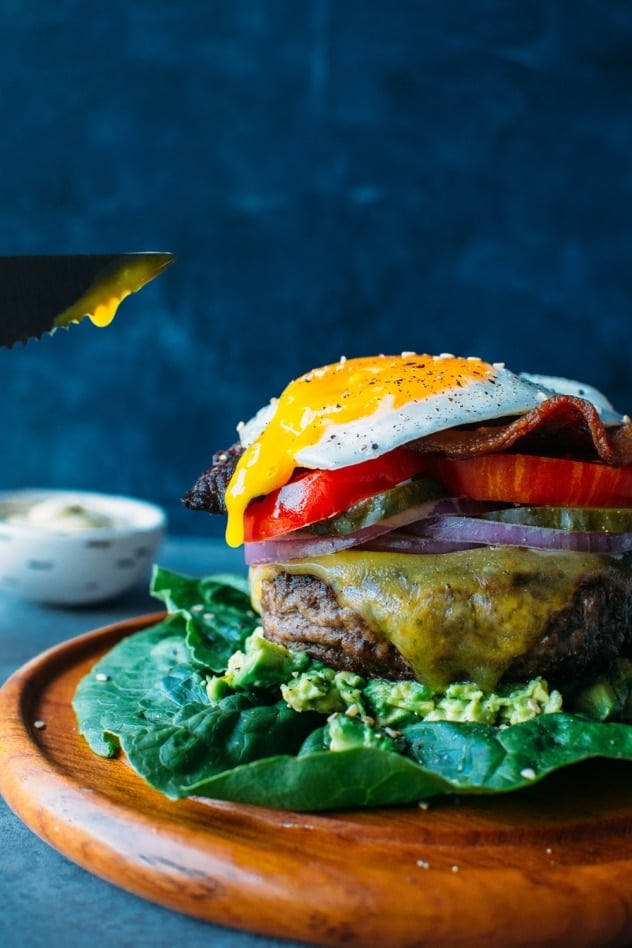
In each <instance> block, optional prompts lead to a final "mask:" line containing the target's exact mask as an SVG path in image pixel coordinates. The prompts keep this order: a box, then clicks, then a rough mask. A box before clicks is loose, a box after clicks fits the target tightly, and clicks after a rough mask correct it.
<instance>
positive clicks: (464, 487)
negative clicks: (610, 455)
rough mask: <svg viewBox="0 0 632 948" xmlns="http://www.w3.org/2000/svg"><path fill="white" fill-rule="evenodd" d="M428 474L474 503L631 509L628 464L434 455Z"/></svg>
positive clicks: (630, 466) (631, 469) (523, 456)
mask: <svg viewBox="0 0 632 948" xmlns="http://www.w3.org/2000/svg"><path fill="white" fill-rule="evenodd" d="M428 473H429V474H431V475H433V476H434V477H436V478H437V479H438V480H440V481H441V483H442V484H443V485H444V487H445V488H446V490H447V491H448V493H450V494H455V495H460V496H463V497H471V498H472V499H473V500H506V501H511V502H513V503H518V504H547V505H550V506H564V507H616V506H623V507H630V506H632V464H628V465H626V466H624V467H609V466H608V465H606V464H600V463H598V462H592V461H573V460H570V459H567V458H548V457H539V456H532V455H528V454H483V455H480V456H479V457H474V458H464V459H463V460H452V459H449V458H444V457H437V456H436V455H435V456H433V458H432V462H431V464H430V466H429V470H428Z"/></svg>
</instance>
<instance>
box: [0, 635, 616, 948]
mask: <svg viewBox="0 0 632 948" xmlns="http://www.w3.org/2000/svg"><path fill="white" fill-rule="evenodd" d="M158 618H160V617H159V616H145V617H142V618H139V619H134V620H130V621H129V622H125V623H122V624H118V625H114V626H109V627H106V628H103V629H99V630H96V631H95V632H92V633H90V634H88V635H85V636H82V637H80V638H78V639H74V640H71V641H68V642H66V643H64V644H62V645H60V646H58V647H57V648H54V649H52V650H50V651H48V652H45V653H44V654H43V655H41V656H40V657H39V658H37V659H34V660H33V661H31V662H30V663H29V664H27V665H25V666H24V668H22V669H21V670H20V671H18V672H16V674H15V675H14V676H13V677H12V678H11V679H9V681H8V682H7V683H6V685H5V686H4V687H3V689H2V690H1V691H0V722H1V726H0V791H1V792H2V794H3V796H4V797H5V798H6V800H7V802H8V804H9V806H11V807H12V809H13V810H14V811H15V812H16V813H17V815H18V816H19V817H20V818H21V819H22V820H23V821H24V822H25V823H26V824H27V825H28V826H29V827H30V828H31V829H32V830H33V831H34V832H35V833H37V834H38V835H39V836H41V837H42V839H44V840H45V841H46V842H47V843H49V844H50V845H52V846H54V847H55V848H56V849H58V850H59V851H60V852H62V853H63V854H64V855H66V856H67V857H68V858H70V859H72V860H74V861H75V862H77V863H79V865H81V866H83V867H84V868H86V869H88V870H90V871H91V872H93V873H95V874H96V875H99V876H101V877H103V878H104V879H107V880H109V881H110V882H111V883H113V884H115V885H117V886H120V887H122V888H125V889H128V890H130V891H132V892H134V893H136V894H137V895H140V896H143V897H145V898H147V899H150V900H153V901H155V902H158V903H160V904H162V905H165V906H169V907H170V908H173V909H176V910H178V911H181V912H185V913H188V914H190V915H193V916H196V917H198V918H201V919H205V920H208V921H212V922H216V923H220V924H223V925H228V926H232V927H235V928H241V929H248V930H250V931H254V932H259V933H265V934H268V935H276V936H279V937H286V938H292V939H296V940H302V941H306V942H309V943H314V944H319V945H332V946H338V945H349V946H362V948H366V946H372V945H383V946H398V948H404V946H413V945H414V946H416V948H419V946H445V948H448V946H449V948H457V946H461V948H466V946H467V948H479V946H481V945H485V946H486V948H490V946H492V948H493V946H499V948H500V946H502V948H510V946H517V945H521V946H525V945H548V946H552V945H564V946H565V945H572V946H574V948H580V946H607V945H612V946H615V945H622V946H624V945H629V944H630V943H631V942H632V768H631V767H630V766H629V765H625V764H612V763H604V762H594V763H592V764H590V765H582V766H578V767H575V768H570V769H569V770H567V771H566V772H564V773H561V774H559V775H557V776H556V777H555V778H552V779H549V780H548V781H545V782H544V783H542V784H539V785H537V786H535V787H533V788H531V789H530V790H528V791H525V792H523V793H519V794H509V795H507V796H501V797H493V798H485V797H477V798H467V799H465V798H461V799H451V798H450V799H443V800H438V801H433V802H432V803H431V804H430V805H429V806H428V808H426V809H424V808H421V807H403V808H393V809H385V810H373V811H353V812H336V813H328V814H319V815H312V814H297V813H291V812H288V811H279V810H270V809H264V808H259V807H251V806H242V805H233V804H230V803H221V802H214V801H203V800H198V799H190V800H181V801H176V802H174V801H170V800H168V799H166V798H165V797H163V796H162V795H161V794H159V793H157V792H156V791H154V790H152V789H151V788H150V787H148V786H147V785H146V784H145V783H144V782H143V781H142V780H141V779H140V778H139V777H137V776H136V774H135V773H133V772H132V770H131V769H130V768H129V767H128V766H127V764H126V763H125V762H124V760H119V759H116V760H103V759H101V758H98V757H95V756H94V755H93V754H92V753H91V752H90V750H89V749H88V747H87V745H86V744H85V743H84V741H83V739H82V738H81V737H79V735H78V734H77V730H76V725H75V720H74V716H73V712H72V708H71V700H72V696H73V694H74V690H75V687H76V685H77V683H78V681H79V679H80V678H81V677H82V676H83V675H84V674H86V673H87V671H88V670H89V668H90V667H91V666H92V665H93V664H94V662H95V661H96V660H97V659H98V658H100V657H101V655H102V654H103V653H104V652H105V651H106V650H107V649H109V648H111V647H112V646H113V645H114V644H115V643H116V642H117V641H119V640H120V639H121V638H122V637H123V636H125V635H129V634H130V633H132V632H135V631H137V630H138V629H140V628H143V627H146V626H147V625H149V624H150V623H151V622H154V621H156V620H157V619H158Z"/></svg>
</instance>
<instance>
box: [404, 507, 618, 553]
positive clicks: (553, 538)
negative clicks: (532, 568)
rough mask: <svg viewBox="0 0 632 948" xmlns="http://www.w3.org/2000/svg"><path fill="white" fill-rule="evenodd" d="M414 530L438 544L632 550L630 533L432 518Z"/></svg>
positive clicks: (462, 518)
mask: <svg viewBox="0 0 632 948" xmlns="http://www.w3.org/2000/svg"><path fill="white" fill-rule="evenodd" d="M416 529H417V530H418V532H419V533H420V534H421V535H422V536H424V537H427V538H428V539H431V540H435V541H439V542H453V543H476V544H483V545H485V546H499V545H507V546H526V547H530V548H531V549H536V550H569V551H573V552H576V553H609V554H620V553H627V552H629V551H630V550H632V533H606V532H602V531H598V530H591V531H579V530H559V529H557V528H554V527H534V526H526V525H524V524H519V523H503V522H501V521H496V520H481V519H478V518H476V517H460V516H450V515H448V516H445V517H433V518H431V519H428V520H426V521H425V522H424V523H423V524H418V525H417V527H416Z"/></svg>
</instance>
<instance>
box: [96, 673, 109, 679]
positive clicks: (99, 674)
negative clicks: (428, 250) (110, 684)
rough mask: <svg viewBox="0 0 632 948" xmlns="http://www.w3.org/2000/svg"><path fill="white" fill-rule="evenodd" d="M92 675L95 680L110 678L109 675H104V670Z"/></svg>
mask: <svg viewBox="0 0 632 948" xmlns="http://www.w3.org/2000/svg"><path fill="white" fill-rule="evenodd" d="M94 677H95V678H96V680H97V681H109V680H110V676H109V675H106V674H105V672H97V673H96V675H95V676H94Z"/></svg>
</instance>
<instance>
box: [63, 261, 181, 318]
mask: <svg viewBox="0 0 632 948" xmlns="http://www.w3.org/2000/svg"><path fill="white" fill-rule="evenodd" d="M121 260H122V262H121V263H119V264H118V265H117V266H116V267H115V268H114V269H112V270H110V271H105V272H104V273H103V274H101V275H100V277H99V278H98V279H97V280H96V281H95V283H94V284H93V285H92V286H91V287H89V289H88V290H87V291H86V292H85V293H84V294H83V296H81V297H80V299H78V300H77V302H76V303H73V304H72V306H69V307H68V309H66V310H65V311H64V312H63V313H61V314H60V315H59V316H57V318H56V319H55V327H62V326H69V325H70V323H78V322H81V320H82V319H83V318H84V317H85V316H87V317H88V319H89V320H90V322H92V323H93V324H94V325H95V326H99V327H100V328H103V327H105V326H109V325H110V323H111V322H112V320H113V319H114V317H115V316H116V311H117V310H118V308H119V306H120V304H121V303H122V302H123V300H124V299H125V298H126V297H127V296H129V295H130V293H136V292H137V290H140V289H141V288H142V287H143V286H145V284H146V283H149V281H150V280H153V279H154V277H156V276H158V274H159V273H160V272H161V271H162V270H163V269H164V268H165V267H166V266H168V265H169V263H170V262H171V261H172V260H173V255H172V254H167V253H147V254H142V253H139V254H126V255H123V256H122V257H121Z"/></svg>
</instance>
